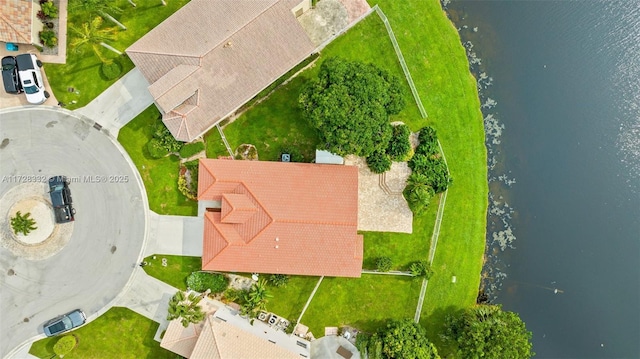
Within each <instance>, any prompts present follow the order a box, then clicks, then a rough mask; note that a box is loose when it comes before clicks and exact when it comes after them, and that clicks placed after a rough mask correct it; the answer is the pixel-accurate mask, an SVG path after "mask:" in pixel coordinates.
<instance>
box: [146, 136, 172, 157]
mask: <svg viewBox="0 0 640 359" xmlns="http://www.w3.org/2000/svg"><path fill="white" fill-rule="evenodd" d="M147 151H149V156H150V157H151V158H155V159H158V158H162V157H165V156H166V155H168V154H169V150H167V149H166V148H165V147H164V146H163V145H162V143H161V142H160V140H158V139H157V138H152V139H151V140H149V142H147Z"/></svg>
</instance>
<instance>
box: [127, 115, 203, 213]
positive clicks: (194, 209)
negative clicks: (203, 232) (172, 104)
mask: <svg viewBox="0 0 640 359" xmlns="http://www.w3.org/2000/svg"><path fill="white" fill-rule="evenodd" d="M160 121H161V120H160V112H158V109H157V108H156V106H155V105H151V106H149V107H148V108H147V109H146V110H144V111H143V112H142V113H141V114H139V115H138V116H137V117H136V118H134V119H133V120H132V121H131V122H129V123H128V124H127V125H126V126H124V127H123V128H121V129H120V132H119V133H118V141H119V142H120V144H122V146H123V147H124V148H125V149H126V150H127V153H128V154H129V156H130V157H131V159H132V160H133V162H134V163H135V164H136V167H137V168H138V171H139V172H140V176H141V177H142V181H143V182H144V187H145V189H146V191H147V196H148V197H149V207H150V208H151V210H152V211H154V212H156V213H158V214H173V215H183V216H194V215H196V214H197V213H198V203H197V202H196V201H192V200H189V199H187V198H186V197H185V196H183V195H182V193H180V191H178V174H179V173H178V172H179V168H180V160H179V159H178V157H177V156H174V155H172V156H169V157H164V158H161V159H153V158H151V157H149V153H148V152H147V148H146V143H147V142H148V141H149V139H150V138H151V137H152V135H153V129H154V127H155V125H156V124H157V123H159V122H160Z"/></svg>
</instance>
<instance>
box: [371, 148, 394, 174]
mask: <svg viewBox="0 0 640 359" xmlns="http://www.w3.org/2000/svg"><path fill="white" fill-rule="evenodd" d="M367 166H369V169H370V170H371V172H373V173H383V172H386V171H388V170H389V169H390V168H391V159H390V158H389V156H387V154H386V153H384V152H374V153H373V154H372V155H371V156H369V157H367Z"/></svg>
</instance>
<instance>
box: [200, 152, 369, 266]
mask: <svg viewBox="0 0 640 359" xmlns="http://www.w3.org/2000/svg"><path fill="white" fill-rule="evenodd" d="M198 201H199V205H200V207H201V209H200V212H201V215H203V216H204V235H203V236H204V238H203V251H202V269H203V270H212V271H224V272H246V273H270V274H275V273H278V274H297V275H312V276H335V277H360V274H361V272H362V253H363V238H362V235H359V234H358V233H357V226H358V168H357V167H355V166H338V165H329V164H310V163H283V162H266V161H234V160H215V159H201V160H200V166H199V175H198Z"/></svg>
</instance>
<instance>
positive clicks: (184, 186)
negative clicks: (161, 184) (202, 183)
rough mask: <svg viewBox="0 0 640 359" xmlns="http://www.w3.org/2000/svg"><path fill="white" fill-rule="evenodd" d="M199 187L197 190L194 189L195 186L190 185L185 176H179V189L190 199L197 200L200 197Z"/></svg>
mask: <svg viewBox="0 0 640 359" xmlns="http://www.w3.org/2000/svg"><path fill="white" fill-rule="evenodd" d="M197 188H198V187H196V190H195V191H194V190H193V186H189V185H188V183H187V179H186V178H185V176H179V177H178V191H180V193H182V194H183V195H184V196H185V197H187V198H188V199H190V200H192V201H195V200H196V199H197V198H198V191H197Z"/></svg>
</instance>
